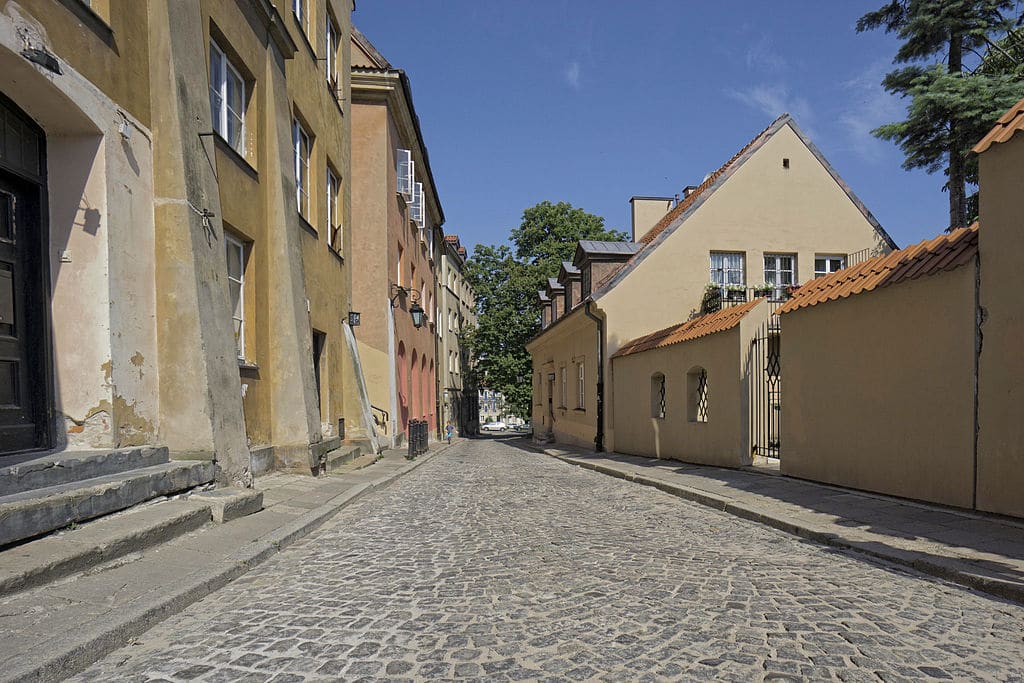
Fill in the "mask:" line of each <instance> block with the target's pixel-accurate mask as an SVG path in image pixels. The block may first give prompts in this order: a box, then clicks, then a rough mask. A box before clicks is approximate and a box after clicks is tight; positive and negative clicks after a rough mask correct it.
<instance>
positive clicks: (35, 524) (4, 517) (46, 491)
mask: <svg viewBox="0 0 1024 683" xmlns="http://www.w3.org/2000/svg"><path fill="white" fill-rule="evenodd" d="M165 453H166V451H165ZM136 462H137V461H136ZM14 467H17V466H14ZM8 469H9V468H8ZM55 469H57V468H55ZM70 469H71V470H75V469H76V468H70ZM58 471H59V469H58ZM77 471H79V472H85V471H88V468H86V469H80V470H77ZM215 472H216V466H215V465H214V464H213V463H212V462H208V461H178V462H163V463H160V464H155V465H149V466H145V467H136V468H133V469H130V470H127V471H120V472H115V473H112V474H104V475H101V476H94V477H89V478H86V479H80V480H73V481H66V482H63V483H59V484H56V485H51V486H46V487H42V488H36V489H33V490H23V491H19V492H16V493H11V494H9V495H6V496H2V497H0V546H6V545H9V544H11V543H15V542H19V541H24V540H26V539H31V538H35V537H37V536H40V535H42V534H45V533H49V532H51V531H54V530H56V529H61V528H63V527H66V526H68V525H70V524H72V523H79V522H84V521H87V520H90V519H94V518H96V517H100V516H103V515H108V514H111V513H113V512H117V511H119V510H124V509H126V508H130V507H132V506H134V505H138V504H139V503H143V502H145V501H148V500H152V499H154V498H159V497H161V496H168V495H172V494H175V493H181V492H184V491H187V490H190V489H193V488H196V487H198V486H203V485H205V484H209V483H211V482H212V481H213V479H214V475H215ZM39 476H42V475H39ZM46 476H59V475H46Z"/></svg>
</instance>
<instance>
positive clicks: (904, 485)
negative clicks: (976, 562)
mask: <svg viewBox="0 0 1024 683" xmlns="http://www.w3.org/2000/svg"><path fill="white" fill-rule="evenodd" d="M974 279H975V268H974V267H973V266H970V265H968V266H962V267H960V268H958V269H956V270H954V271H951V272H947V273H940V274H938V275H933V276H931V277H927V278H922V279H919V280H912V281H910V282H905V283H900V284H897V285H893V286H891V287H887V288H884V289H879V290H875V291H872V292H869V293H865V294H861V295H857V296H853V297H850V298H848V299H844V300H840V301H835V302H828V303H824V304H819V305H817V306H812V307H809V308H804V309H799V310H797V311H794V312H792V313H786V314H784V315H783V316H782V354H781V355H782V420H781V422H782V424H781V442H782V458H781V467H782V472H783V473H785V474H788V475H791V476H796V477H801V478H804V479H813V480H816V481H824V482H828V483H831V484H838V485H841V486H849V487H852V488H858V489H866V490H869V491H877V492H880V493H887V494H891V495H896V496H902V497H906V498H913V499H918V500H926V501H931V502H936V503H942V504H945V505H955V506H959V507H971V505H972V493H973V490H972V489H973V468H974V463H973V448H974V404H973V395H974Z"/></svg>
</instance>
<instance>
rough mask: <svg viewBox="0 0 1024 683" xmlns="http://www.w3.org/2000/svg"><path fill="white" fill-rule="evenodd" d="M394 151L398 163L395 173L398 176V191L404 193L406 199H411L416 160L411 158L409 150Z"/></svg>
mask: <svg viewBox="0 0 1024 683" xmlns="http://www.w3.org/2000/svg"><path fill="white" fill-rule="evenodd" d="M396 152H397V154H398V164H397V167H396V169H395V174H396V175H397V177H398V192H399V193H400V194H402V195H405V198H406V200H407V201H412V198H413V197H412V194H413V191H414V190H415V189H416V162H415V161H413V159H412V152H411V151H409V150H407V149H399V150H396Z"/></svg>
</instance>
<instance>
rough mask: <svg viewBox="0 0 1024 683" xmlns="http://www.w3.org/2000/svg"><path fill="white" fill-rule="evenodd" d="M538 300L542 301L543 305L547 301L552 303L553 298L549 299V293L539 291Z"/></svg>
mask: <svg viewBox="0 0 1024 683" xmlns="http://www.w3.org/2000/svg"><path fill="white" fill-rule="evenodd" d="M537 298H538V299H540V300H541V303H543V302H545V301H551V297H549V296H548V293H547V292H546V291H544V290H543V289H538V290H537Z"/></svg>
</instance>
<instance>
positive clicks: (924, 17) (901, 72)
mask: <svg viewBox="0 0 1024 683" xmlns="http://www.w3.org/2000/svg"><path fill="white" fill-rule="evenodd" d="M1019 9H1020V0H892V1H891V2H889V3H888V4H886V5H885V6H883V7H882V8H880V9H878V10H876V11H874V12H869V13H867V14H865V15H864V16H863V17H861V18H860V19H859V20H858V21H857V31H858V32H862V31H868V30H873V29H878V28H882V29H884V30H885V32H886V33H895V34H896V35H897V36H898V37H899V38H900V39H901V40H902V41H903V43H902V44H901V45H900V48H899V50H898V51H897V52H896V57H895V59H894V60H893V62H894V63H895V64H906V65H907V66H904V67H901V68H898V69H896V70H894V71H891V72H889V73H888V74H887V75H886V76H885V79H884V80H883V81H882V85H883V86H884V87H885V89H886V90H887V91H888V92H890V93H894V94H898V95H900V96H902V97H909V98H910V103H909V106H908V107H907V118H906V120H905V121H899V122H895V123H889V124H885V125H883V126H879V127H878V128H876V129H875V130H874V131H872V132H873V133H874V134H875V135H876V136H877V137H879V138H882V139H884V140H890V141H893V142H897V143H898V144H899V146H900V148H901V149H902V150H903V153H904V155H905V159H904V162H903V167H904V168H906V169H908V170H910V169H914V168H923V169H925V170H926V171H927V172H928V173H935V172H936V171H939V170H944V172H945V174H946V177H947V179H948V180H947V182H946V185H945V189H946V191H948V192H949V229H953V228H956V227H960V226H963V225H966V224H967V222H968V218H969V213H970V208H971V206H972V205H973V204H975V203H976V202H969V200H968V196H967V185H968V184H972V185H973V184H976V183H977V173H978V171H977V160H976V159H974V158H973V157H972V156H971V155H970V148H971V147H972V146H973V145H974V143H975V142H977V140H978V139H980V138H981V137H982V136H984V134H985V133H986V132H988V129H989V128H991V126H992V125H993V124H994V123H995V121H996V120H997V119H998V118H999V116H1000V115H1001V114H1002V113H1003V112H1004V111H1005V110H1006V109H1008V108H1009V107H1010V106H1012V105H1013V104H1014V103H1015V102H1016V101H1017V100H1019V99H1020V98H1021V96H1024V82H1022V81H1021V79H1020V78H1019V76H1017V75H1015V74H1014V73H1012V72H1011V73H1005V72H1001V73H989V72H986V71H984V70H982V69H973V70H972V69H970V68H968V65H967V62H978V61H980V59H981V57H982V55H981V53H980V52H979V50H983V49H985V47H986V46H992V45H993V44H995V41H996V40H999V39H1000V38H1001V37H1002V36H1005V35H1006V33H1007V31H1009V30H1010V29H1011V28H1012V26H1013V24H1014V22H1015V20H1016V19H1017V18H1018V17H1019V16H1020V12H1019ZM943 57H944V60H943V62H941V63H933V64H929V63H928V62H930V61H931V60H933V59H935V58H940V59H941V58H943Z"/></svg>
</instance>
